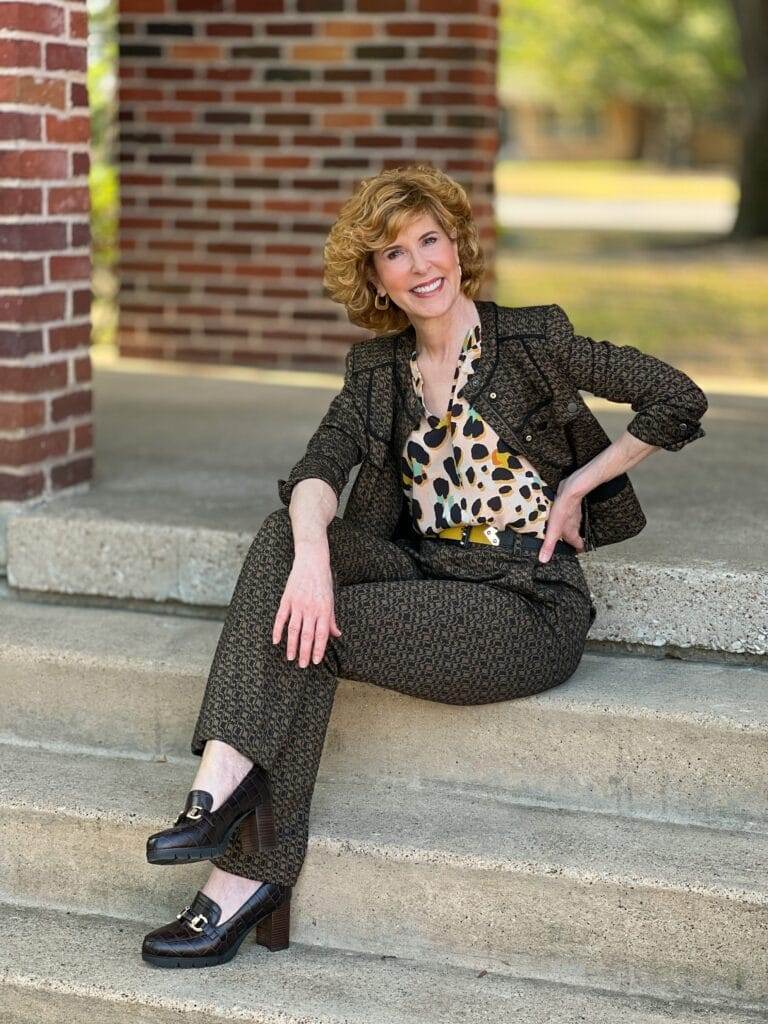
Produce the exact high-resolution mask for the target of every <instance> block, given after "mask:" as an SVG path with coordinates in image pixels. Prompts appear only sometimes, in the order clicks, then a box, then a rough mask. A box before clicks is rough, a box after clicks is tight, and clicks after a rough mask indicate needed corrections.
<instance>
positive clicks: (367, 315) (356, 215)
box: [323, 163, 485, 334]
mask: <svg viewBox="0 0 768 1024" xmlns="http://www.w3.org/2000/svg"><path fill="white" fill-rule="evenodd" d="M423 213H430V214H432V216H433V217H434V218H435V220H436V221H437V222H438V224H440V226H441V227H442V229H443V230H444V231H445V232H446V234H447V235H448V236H449V238H453V239H456V240H457V241H458V257H459V264H460V266H461V290H462V291H463V292H464V294H465V295H466V296H467V298H470V299H473V298H475V296H476V295H477V293H478V292H479V291H480V288H481V286H482V283H483V277H484V275H485V257H484V256H483V251H482V249H481V247H480V240H479V237H478V232H477V227H476V225H475V222H474V220H473V218H472V208H471V206H470V204H469V199H468V198H467V194H466V192H465V191H464V189H463V188H462V187H461V185H459V184H458V182H456V181H454V180H453V179H452V178H449V177H448V175H447V174H444V173H443V171H441V170H439V169H438V168H436V167H434V166H433V165H432V164H429V163H415V164H410V165H408V166H407V167H396V168H393V169H391V170H386V171H381V172H380V173H379V174H377V175H376V176H375V177H373V178H363V179H362V180H361V181H360V182H359V184H358V186H357V188H356V190H355V192H354V194H353V195H352V196H351V197H350V198H349V199H348V200H347V201H346V202H345V203H344V205H343V206H342V208H341V210H340V211H339V216H338V218H337V220H336V222H335V224H334V225H333V227H332V228H331V230H330V233H329V235H328V238H327V240H326V243H325V246H324V249H323V262H324V268H323V285H324V287H325V289H326V291H327V294H328V296H329V298H331V299H333V301H334V302H340V303H341V304H342V305H343V306H344V307H345V308H346V311H347V316H348V317H349V320H350V321H351V323H353V324H357V325H358V326H360V327H366V328H368V329H369V330H372V331H375V332H376V333H377V334H387V333H390V332H392V331H401V330H403V328H405V327H407V326H408V324H409V323H410V320H409V319H408V317H407V315H406V314H405V313H404V312H403V310H402V309H400V307H399V306H397V305H396V304H395V303H394V302H392V300H391V299H390V303H389V308H388V309H376V307H375V305H374V297H375V295H376V289H375V288H374V286H373V283H372V282H371V281H370V280H369V278H368V272H369V271H371V270H373V253H374V251H376V250H377V249H383V248H385V246H387V245H390V244H391V243H392V242H393V241H394V240H395V238H396V237H397V235H398V232H399V231H400V229H401V228H402V227H403V226H404V225H405V224H407V223H408V222H409V221H410V220H411V219H412V218H415V217H417V216H419V215H420V214H423Z"/></svg>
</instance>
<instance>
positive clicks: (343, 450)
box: [277, 345, 366, 505]
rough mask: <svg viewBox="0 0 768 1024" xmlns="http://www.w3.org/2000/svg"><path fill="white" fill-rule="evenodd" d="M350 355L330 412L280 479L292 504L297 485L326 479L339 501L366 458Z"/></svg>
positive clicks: (281, 490)
mask: <svg viewBox="0 0 768 1024" xmlns="http://www.w3.org/2000/svg"><path fill="white" fill-rule="evenodd" d="M353 348H354V345H353V346H352V347H351V348H350V349H349V351H348V352H347V356H346V363H345V372H344V383H343V386H342V389H341V391H339V393H338V394H337V395H335V396H334V397H333V399H332V400H331V404H330V406H329V407H328V411H327V412H326V414H325V416H323V418H322V420H321V421H320V425H319V426H318V428H317V430H316V431H315V432H314V434H313V435H312V437H311V438H310V439H309V441H308V443H307V447H306V450H305V452H304V454H303V455H302V457H301V458H300V459H299V461H298V462H297V463H295V465H294V466H293V467H292V468H291V470H290V472H289V474H288V478H287V479H282V478H280V479H278V481H277V491H278V494H279V496H280V501H281V502H282V503H283V504H284V505H290V501H291V494H292V493H293V488H294V487H295V486H296V484H297V483H298V482H299V480H307V479H310V478H316V479H319V480H325V482H326V483H327V484H329V485H330V486H331V487H332V488H333V491H334V493H335V495H336V499H337V501H338V499H339V497H340V496H341V492H342V491H343V490H344V487H345V485H346V483H347V480H348V479H349V474H350V473H351V471H352V469H353V468H354V467H355V466H356V465H357V464H358V463H359V462H361V461H362V458H363V453H364V451H365V446H366V442H365V437H366V432H365V416H364V413H363V410H362V409H361V408H360V404H359V399H358V398H357V396H356V394H355V388H354V384H353V377H352V353H353Z"/></svg>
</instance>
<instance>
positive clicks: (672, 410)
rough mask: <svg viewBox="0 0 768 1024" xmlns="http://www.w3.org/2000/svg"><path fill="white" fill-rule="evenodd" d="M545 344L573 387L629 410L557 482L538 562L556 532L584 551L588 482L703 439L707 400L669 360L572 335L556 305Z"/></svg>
mask: <svg viewBox="0 0 768 1024" xmlns="http://www.w3.org/2000/svg"><path fill="white" fill-rule="evenodd" d="M546 344H547V350H548V352H549V354H550V356H551V358H552V359H553V360H554V361H555V362H556V363H557V365H558V366H559V368H560V370H561V372H562V373H563V374H564V375H565V376H566V378H567V379H568V380H570V382H571V383H572V384H573V386H574V387H575V388H578V389H579V390H583V391H589V392H591V393H592V394H594V395H598V396H599V397H601V398H606V399H608V400H609V401H612V402H624V403H627V404H629V405H631V406H632V409H633V411H634V412H635V413H636V415H635V416H634V418H633V419H632V420H631V421H630V422H629V424H628V425H627V428H626V429H625V430H624V432H623V433H622V434H621V436H620V437H618V438H616V440H615V441H613V442H612V444H610V445H609V446H608V447H607V448H605V449H603V451H601V452H599V453H598V454H597V455H596V456H595V457H594V458H593V459H590V461H589V462H587V463H585V464H584V465H583V466H580V467H579V468H578V469H576V470H574V472H573V473H571V474H570V475H569V476H568V477H566V478H565V479H564V480H562V481H561V483H560V486H559V487H558V489H557V496H556V500H555V502H554V504H553V506H552V508H551V510H550V514H549V519H548V523H547V529H546V534H545V538H544V544H543V545H542V546H541V548H540V549H539V561H542V562H546V561H548V560H549V558H550V556H551V554H552V549H553V548H554V546H555V543H556V542H557V541H558V540H559V539H560V538H562V539H564V540H566V541H568V543H570V544H572V545H573V546H574V547H575V548H576V549H577V550H579V551H582V550H583V549H584V543H583V541H582V540H581V536H580V534H579V527H580V524H581V502H582V499H583V498H584V496H585V495H586V494H588V493H589V492H590V491H592V490H594V488H595V487H597V486H598V485H599V484H602V483H605V482H606V481H607V480H612V479H613V478H614V477H617V476H619V475H620V474H622V473H625V472H626V471H627V470H628V469H631V468H632V467H633V466H636V465H637V464H638V462H642V460H643V459H645V458H647V456H649V455H651V454H652V453H653V452H657V451H659V449H660V448H665V449H666V450H667V451H679V450H680V449H681V448H683V447H684V446H685V445H686V444H689V443H690V442H691V441H694V440H696V439H697V438H699V437H704V436H705V432H704V430H703V429H702V427H701V424H700V423H699V420H700V418H701V417H702V416H703V415H704V413H705V412H706V410H707V404H708V403H707V397H706V395H705V394H704V392H703V391H702V390H701V388H700V387H698V385H697V384H695V383H694V382H693V381H692V380H691V378H690V377H689V376H688V375H687V374H685V373H683V372H682V370H678V369H677V368H676V367H674V366H671V365H670V364H669V363H665V362H664V361H663V360H661V359H657V358H656V357H655V356H651V355H648V354H647V353H645V352H641V351H640V350H639V349H637V348H635V347H634V346H632V345H614V344H613V343H612V342H610V341H594V340H593V339H592V338H586V337H582V336H581V335H577V334H576V333H575V332H574V330H573V326H572V324H571V322H570V320H569V319H568V317H567V316H566V314H565V312H564V311H563V309H562V308H561V307H560V306H558V305H553V306H551V307H550V311H549V316H548V318H547V331H546Z"/></svg>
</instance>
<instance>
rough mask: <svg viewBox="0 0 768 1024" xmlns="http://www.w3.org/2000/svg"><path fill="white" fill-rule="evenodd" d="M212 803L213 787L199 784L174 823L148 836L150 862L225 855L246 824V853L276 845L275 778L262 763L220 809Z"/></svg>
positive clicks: (148, 858) (175, 862) (253, 768)
mask: <svg viewBox="0 0 768 1024" xmlns="http://www.w3.org/2000/svg"><path fill="white" fill-rule="evenodd" d="M212 804H213V797H212V796H211V794H210V793H208V792H206V791H205V790H204V789H193V790H192V791H191V792H190V793H189V794H188V795H187V802H186V804H185V806H184V810H183V811H182V812H181V814H180V815H179V816H178V818H177V819H176V821H175V823H174V825H173V826H172V827H171V828H167V829H165V830H164V831H163V832H156V833H155V834H154V835H151V836H150V837H149V839H148V840H147V860H148V861H149V863H150V864H187V863H189V862H190V861H198V860H211V859H212V858H213V857H220V856H221V855H222V854H223V853H224V851H225V850H226V848H227V846H228V845H229V842H230V840H231V838H232V836H233V835H234V833H235V831H236V830H237V829H238V828H240V829H242V846H243V850H244V851H245V852H246V853H258V852H259V851H260V850H272V849H274V848H275V846H276V845H277V843H276V840H275V820H274V814H273V810H272V795H271V793H270V788H269V780H268V778H267V774H266V772H265V771H264V769H263V768H262V767H261V766H260V765H257V764H255V765H254V766H253V767H252V768H251V770H250V771H249V772H248V774H247V775H246V776H245V778H244V779H243V781H242V782H241V783H240V784H239V785H238V786H236V787H235V789H234V791H233V792H232V793H231V795H230V796H228V797H227V799H226V800H225V801H224V802H223V803H222V804H221V806H220V807H217V808H216V810H215V811H212V810H211V806H212Z"/></svg>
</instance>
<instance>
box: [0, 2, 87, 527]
mask: <svg viewBox="0 0 768 1024" xmlns="http://www.w3.org/2000/svg"><path fill="white" fill-rule="evenodd" d="M0 28H2V35H1V36H0V179H2V180H0V248H1V249H2V255H0V506H1V507H2V509H3V510H4V511H9V510H11V509H13V508H14V507H15V506H16V504H17V503H23V502H27V501H30V500H32V499H39V498H45V497H48V496H50V495H52V494H53V493H54V492H61V491H63V490H65V489H67V488H71V487H73V486H75V485H78V484H82V483H83V482H84V481H87V480H89V479H90V477H91V474H92V468H93V466H92V463H93V460H92V457H91V451H92V443H93V438H92V425H91V390H90V379H91V365H90V358H89V354H88V345H89V340H90V302H91V292H90V248H89V246H90V237H89V220H88V211H89V196H88V180H87V174H88V142H89V119H88V96H87V92H86V86H85V70H86V37H87V25H86V14H85V4H84V2H81V0H69V2H66V3H59V2H55V0H54V2H45V3H3V4H0Z"/></svg>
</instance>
